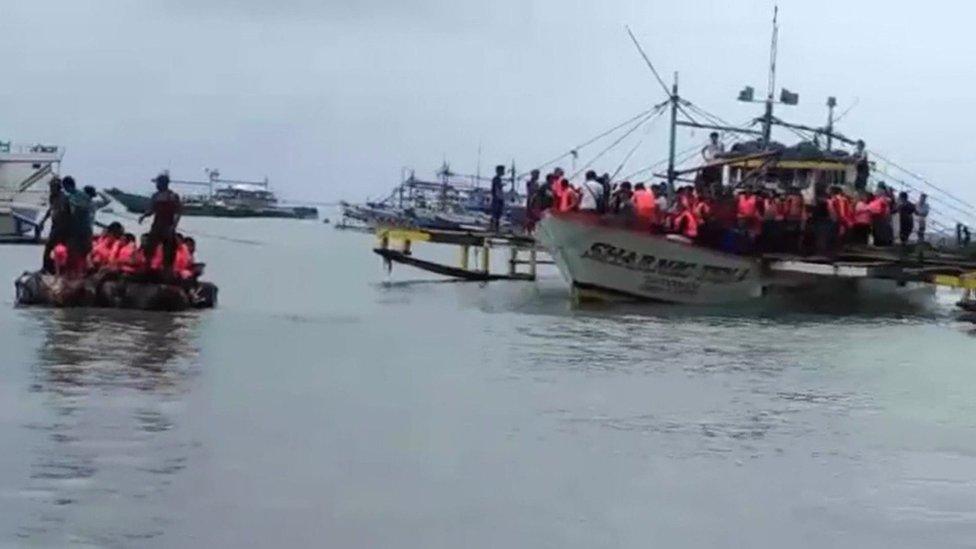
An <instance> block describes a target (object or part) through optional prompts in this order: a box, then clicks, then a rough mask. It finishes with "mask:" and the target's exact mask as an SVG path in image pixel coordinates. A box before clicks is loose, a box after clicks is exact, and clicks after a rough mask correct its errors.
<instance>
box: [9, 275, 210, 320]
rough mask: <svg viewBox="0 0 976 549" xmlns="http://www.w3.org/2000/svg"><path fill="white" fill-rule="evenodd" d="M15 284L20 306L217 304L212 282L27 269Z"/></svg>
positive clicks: (185, 306) (171, 306)
mask: <svg viewBox="0 0 976 549" xmlns="http://www.w3.org/2000/svg"><path fill="white" fill-rule="evenodd" d="M14 288H15V289H16V295H17V301H16V302H17V305H20V306H30V305H39V306H48V307H109V308H115V309H140V310H146V311H184V310H187V309H210V308H213V307H215V306H216V305H217V286H215V285H213V284H211V283H209V282H194V283H192V284H189V285H175V284H161V283H152V282H139V281H134V280H129V279H126V278H120V277H111V276H98V275H95V276H90V277H86V278H69V277H65V276H58V275H52V274H47V273H41V272H33V273H30V272H25V273H24V274H22V275H20V277H18V278H17V280H16V281H15V282H14Z"/></svg>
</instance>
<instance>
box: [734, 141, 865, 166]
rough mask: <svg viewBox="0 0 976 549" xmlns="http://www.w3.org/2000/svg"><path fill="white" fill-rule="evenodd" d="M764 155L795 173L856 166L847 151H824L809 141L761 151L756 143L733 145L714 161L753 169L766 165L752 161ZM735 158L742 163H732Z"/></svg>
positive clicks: (777, 145)
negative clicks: (772, 156)
mask: <svg viewBox="0 0 976 549" xmlns="http://www.w3.org/2000/svg"><path fill="white" fill-rule="evenodd" d="M764 151H774V152H777V153H778V154H777V160H776V162H775V167H776V168H785V169H795V170H846V169H847V168H848V167H850V166H852V165H854V164H855V163H856V162H857V160H856V159H855V158H854V157H853V156H851V155H850V154H849V153H848V152H847V151H841V150H830V151H826V150H823V149H822V148H820V147H819V146H817V145H816V144H815V143H812V142H810V141H802V142H800V143H797V144H796V145H793V146H790V147H787V146H786V145H783V144H782V143H777V142H775V141H774V142H771V143H770V144H769V146H768V147H763V146H762V143H761V142H760V141H758V140H757V141H746V142H743V143H736V144H735V145H733V146H732V148H731V150H729V152H726V153H722V154H720V155H719V156H718V158H719V159H721V160H724V161H726V163H728V164H729V165H730V166H733V167H741V168H757V167H759V166H761V165H763V164H764V163H765V162H766V160H765V159H762V158H756V155H757V154H760V153H762V152H764ZM737 157H743V158H742V161H741V162H736V161H735V159H736V158H737Z"/></svg>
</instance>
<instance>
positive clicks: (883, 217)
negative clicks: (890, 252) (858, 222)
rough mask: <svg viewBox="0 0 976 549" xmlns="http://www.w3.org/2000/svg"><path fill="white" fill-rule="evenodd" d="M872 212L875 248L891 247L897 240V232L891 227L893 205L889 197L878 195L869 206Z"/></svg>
mask: <svg viewBox="0 0 976 549" xmlns="http://www.w3.org/2000/svg"><path fill="white" fill-rule="evenodd" d="M868 209H869V210H870V212H871V234H872V235H873V236H874V245H875V246H891V245H892V244H893V243H894V240H895V232H894V229H893V228H892V227H891V204H890V202H889V200H888V197H887V195H885V194H880V193H879V194H877V195H875V196H874V198H873V199H872V200H871V202H870V203H869V204H868Z"/></svg>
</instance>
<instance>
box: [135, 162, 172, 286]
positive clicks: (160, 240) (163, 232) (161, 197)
mask: <svg viewBox="0 0 976 549" xmlns="http://www.w3.org/2000/svg"><path fill="white" fill-rule="evenodd" d="M153 182H154V183H156V193H155V194H153V195H152V198H151V199H150V203H149V211H147V212H146V213H144V214H142V216H141V217H139V223H140V224H141V223H142V222H143V221H144V220H145V219H146V218H147V217H149V216H152V218H153V222H152V226H151V227H150V229H149V238H148V241H147V242H146V249H145V253H146V257H147V258H152V257H153V254H154V253H155V251H156V248H157V247H158V246H162V247H163V269H162V272H163V276H164V277H167V276H169V274H170V273H171V272H172V270H173V262H174V261H175V259H176V244H177V243H176V226H177V225H179V223H180V215H181V214H182V211H183V206H182V203H181V202H180V197H179V195H177V194H176V193H174V192H173V191H171V190H169V175H168V174H166V173H165V172H164V173H161V174H159V175H158V176H156V178H155V179H153Z"/></svg>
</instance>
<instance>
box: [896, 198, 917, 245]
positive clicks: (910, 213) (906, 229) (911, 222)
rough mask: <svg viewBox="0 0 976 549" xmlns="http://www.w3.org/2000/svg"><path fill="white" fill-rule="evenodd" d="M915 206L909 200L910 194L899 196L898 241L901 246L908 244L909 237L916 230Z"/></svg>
mask: <svg viewBox="0 0 976 549" xmlns="http://www.w3.org/2000/svg"><path fill="white" fill-rule="evenodd" d="M915 212H916V208H915V204H912V201H911V200H909V199H908V193H907V192H905V191H902V192H901V193H899V194H898V240H899V242H901V245H902V246H904V245H905V244H908V237H909V236H911V235H912V232H913V231H914V230H915Z"/></svg>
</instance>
